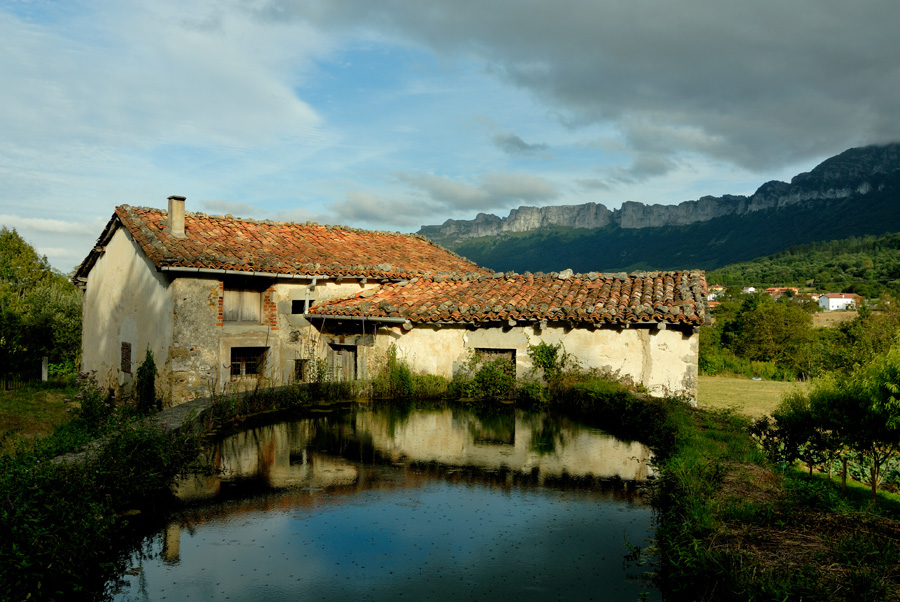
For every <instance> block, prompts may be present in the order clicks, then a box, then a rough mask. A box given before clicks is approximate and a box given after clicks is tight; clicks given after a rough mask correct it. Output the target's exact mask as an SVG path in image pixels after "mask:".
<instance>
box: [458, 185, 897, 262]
mask: <svg viewBox="0 0 900 602" xmlns="http://www.w3.org/2000/svg"><path fill="white" fill-rule="evenodd" d="M897 198H900V179H898V180H897V181H895V182H891V184H890V185H889V186H886V187H885V188H884V189H882V190H881V191H879V193H878V194H873V193H870V194H869V195H867V196H866V198H865V199H864V201H863V200H862V199H861V198H860V197H859V196H857V195H854V196H851V197H847V198H842V199H832V200H819V201H817V202H816V204H815V205H794V206H791V207H785V208H782V209H768V210H764V211H757V212H754V213H750V214H747V215H741V216H737V215H730V216H725V217H720V218H716V219H712V220H709V221H705V222H701V223H696V224H691V225H688V226H667V227H662V228H635V229H623V228H617V227H612V226H610V227H607V228H602V229H599V230H588V229H575V228H553V229H545V230H537V231H532V232H523V233H513V234H507V235H504V236H492V237H485V238H472V239H468V240H464V241H462V242H460V243H459V244H458V245H457V246H455V247H454V249H453V250H454V251H456V252H457V253H459V254H460V255H463V256H465V257H468V258H469V259H471V260H472V261H474V262H476V263H478V264H479V265H483V266H485V267H488V268H491V269H494V270H498V271H507V270H514V271H516V272H526V271H531V272H538V271H542V272H552V271H559V270H564V269H566V268H571V269H573V270H575V271H576V272H590V271H598V272H618V271H632V270H646V269H654V270H673V269H706V270H713V269H716V268H719V267H722V266H726V265H729V264H732V263H736V262H742V261H749V260H751V259H754V258H757V257H762V256H767V255H771V254H773V253H778V252H781V251H784V250H785V249H786V248H788V247H791V246H795V245H798V244H805V243H811V242H814V241H821V240H839V239H845V238H847V237H850V236H866V235H874V236H879V235H884V234H887V233H890V232H900V211H897V208H896V206H897V203H896V199H897ZM863 202H865V205H864V206H863V205H862V203H863Z"/></svg>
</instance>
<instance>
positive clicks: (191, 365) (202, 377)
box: [164, 276, 377, 404]
mask: <svg viewBox="0 0 900 602" xmlns="http://www.w3.org/2000/svg"><path fill="white" fill-rule="evenodd" d="M376 285H377V283H376V282H372V283H366V284H361V283H360V282H359V281H357V280H346V281H342V282H334V281H331V280H317V282H316V285H315V286H312V280H289V281H273V282H272V283H271V284H270V285H269V286H268V287H267V288H265V289H264V290H262V291H261V313H260V320H259V322H258V323H247V322H231V321H227V320H225V319H224V316H225V314H224V295H225V289H226V288H228V287H229V281H228V280H225V281H221V280H218V279H216V278H214V277H212V276H210V277H195V278H192V277H184V276H182V277H179V278H177V279H176V280H175V281H174V282H173V285H172V289H173V298H174V300H175V303H174V339H173V345H172V346H171V349H169V350H168V354H167V356H165V355H164V357H166V364H165V369H164V375H165V383H166V391H165V392H166V394H167V399H168V400H170V403H173V404H178V403H182V402H184V401H187V400H189V399H193V398H196V397H202V396H206V395H209V394H211V393H213V392H222V391H232V390H245V389H249V388H254V387H256V386H263V387H269V386H278V385H283V384H288V383H291V382H293V380H294V373H295V367H296V361H297V360H304V359H307V360H308V359H316V358H320V359H324V358H326V357H327V354H328V343H329V342H333V341H334V340H335V339H333V338H331V337H329V336H323V334H322V333H321V332H320V331H319V330H318V329H316V328H313V327H312V325H311V324H310V323H309V322H308V321H307V320H306V319H305V318H303V317H302V315H300V314H294V313H292V312H293V309H294V302H300V306H299V307H301V308H302V306H303V305H305V303H306V301H307V300H308V301H309V303H310V305H313V304H315V303H321V302H325V301H330V300H332V299H338V298H342V297H348V296H352V295H355V294H356V293H358V292H360V291H362V290H364V289H366V288H371V287H373V286H376ZM327 330H328V329H327V328H326V331H327ZM348 344H356V339H354V340H353V342H352V343H348ZM234 347H264V348H266V349H267V350H268V351H267V353H266V356H265V362H264V364H263V367H262V370H261V374H258V375H257V376H253V377H242V378H232V376H231V357H232V349H233V348H234ZM360 357H361V360H360V362H361V366H363V367H364V361H365V353H364V352H363V353H362V354H361V356H360ZM362 373H364V370H361V372H360V374H362Z"/></svg>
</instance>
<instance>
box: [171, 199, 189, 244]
mask: <svg viewBox="0 0 900 602" xmlns="http://www.w3.org/2000/svg"><path fill="white" fill-rule="evenodd" d="M184 200H185V198H184V197H183V196H174V195H173V196H170V197H169V219H168V221H167V222H166V232H168V233H169V234H170V235H172V236H174V237H175V238H187V235H185V233H184Z"/></svg>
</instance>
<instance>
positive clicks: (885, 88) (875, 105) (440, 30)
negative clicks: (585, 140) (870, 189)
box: [257, 0, 900, 170]
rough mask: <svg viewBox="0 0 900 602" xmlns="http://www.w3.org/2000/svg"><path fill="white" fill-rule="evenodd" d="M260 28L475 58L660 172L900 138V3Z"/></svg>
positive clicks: (829, 0)
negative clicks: (699, 161)
mask: <svg viewBox="0 0 900 602" xmlns="http://www.w3.org/2000/svg"><path fill="white" fill-rule="evenodd" d="M257 15H258V16H260V17H261V18H265V19H272V20H284V19H291V18H294V19H303V20H306V21H310V22H313V23H315V24H317V25H319V26H334V27H339V28H347V29H352V30H353V31H354V32H357V33H358V32H365V31H370V32H372V34H373V35H377V36H385V35H387V36H390V37H393V38H395V39H396V38H398V37H399V38H400V39H406V40H408V41H410V42H413V43H416V44H420V45H423V46H426V47H430V48H432V49H433V50H434V51H436V52H438V53H444V54H458V55H460V56H467V57H476V58H477V59H479V60H481V61H482V62H483V64H484V65H485V67H486V68H487V69H488V70H489V71H490V72H491V73H493V74H495V75H496V76H497V77H498V78H502V79H503V80H505V81H507V82H509V83H510V84H511V85H515V86H518V87H521V88H524V89H527V90H529V91H531V92H532V93H533V94H534V95H535V96H536V97H537V98H539V99H540V100H541V101H542V102H544V103H546V104H547V105H548V107H549V108H550V110H552V111H554V112H556V113H558V114H559V116H560V119H561V120H563V121H565V122H566V123H569V124H571V125H572V127H578V126H579V124H586V123H607V124H611V125H612V126H614V127H616V128H618V129H619V130H620V131H621V132H622V134H623V135H624V137H625V138H626V139H627V140H628V141H629V144H630V146H631V150H632V151H636V152H638V153H641V154H642V156H643V158H642V160H650V157H651V156H655V157H656V160H657V161H658V162H660V163H659V164H660V165H663V164H665V163H666V162H667V161H668V162H671V161H672V160H673V157H674V156H675V155H677V154H681V153H699V154H702V155H705V156H708V157H713V158H716V159H719V160H724V161H728V162H732V163H734V164H737V165H740V166H742V167H745V168H750V169H759V170H763V169H770V168H773V167H778V166H782V165H784V164H785V163H790V162H794V161H802V160H806V159H810V158H815V157H823V156H826V155H830V154H834V153H837V152H840V151H842V150H844V149H846V148H848V147H850V146H855V145H860V144H868V143H877V142H886V141H892V140H898V139H900V120H897V119H896V115H897V114H900V61H897V60H896V57H897V56H900V36H897V35H896V31H895V30H896V24H897V23H898V22H900V3H898V2H895V1H894V0H860V1H857V2H846V1H843V0H792V1H790V2H785V1H784V0H754V1H753V2H727V3H717V4H710V3H709V2H705V1H703V2H702V1H700V0H684V1H682V2H671V1H668V0H632V1H630V2H612V1H602V0H600V1H598V0H558V1H557V2H543V1H541V2H538V1H533V2H523V1H522V0H493V1H492V2H460V1H459V0H429V1H428V2H421V1H419V0H393V1H388V2H379V3H373V2H369V1H368V0H271V1H269V2H265V3H263V5H262V7H261V8H258V9H257ZM526 146H527V145H526Z"/></svg>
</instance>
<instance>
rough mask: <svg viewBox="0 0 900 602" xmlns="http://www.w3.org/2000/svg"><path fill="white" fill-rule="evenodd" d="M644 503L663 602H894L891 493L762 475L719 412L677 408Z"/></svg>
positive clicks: (741, 427)
mask: <svg viewBox="0 0 900 602" xmlns="http://www.w3.org/2000/svg"><path fill="white" fill-rule="evenodd" d="M673 409H674V410H675V411H674V412H673V415H672V418H671V419H672V421H673V423H674V424H676V425H677V426H678V438H677V441H678V443H677V444H676V446H675V448H676V449H675V451H674V453H672V454H670V455H669V457H668V458H664V460H663V462H662V463H661V464H660V478H659V485H658V487H657V493H656V496H655V499H654V504H655V505H656V507H657V510H658V513H659V517H660V518H659V526H658V528H657V543H658V548H659V551H660V557H661V571H660V575H661V577H660V579H661V586H662V587H663V589H664V591H665V592H666V595H667V600H673V601H681V600H692V601H706V600H710V601H712V600H716V601H718V600H801V599H802V600H810V601H812V600H821V601H825V600H828V601H831V600H852V601H854V602H856V601H861V600H895V601H896V600H900V568H898V565H897V562H896V561H897V559H898V558H900V525H898V524H897V523H896V522H895V520H894V519H896V518H897V517H898V514H897V512H898V509H900V505H898V496H894V495H891V494H887V493H885V494H881V495H880V497H879V502H878V504H879V505H878V508H877V513H875V512H873V511H872V508H871V506H870V504H869V497H868V496H869V491H868V489H867V488H865V486H863V485H861V484H858V483H848V492H847V493H846V494H844V493H843V492H842V491H841V486H840V482H839V481H831V482H829V481H828V479H827V477H826V476H824V475H818V476H814V477H813V478H812V479H810V478H808V477H807V476H806V475H805V473H804V472H803V471H801V470H793V469H790V470H788V471H787V472H786V473H785V474H784V475H783V476H782V474H781V471H779V470H776V471H774V472H773V471H772V470H770V469H769V468H768V467H767V465H766V462H765V459H764V458H763V456H762V454H761V452H760V451H759V450H758V449H757V447H756V445H755V443H754V442H753V441H752V440H751V439H750V437H749V436H748V434H747V431H746V425H747V419H746V418H745V417H742V416H740V415H738V414H737V413H735V412H729V411H716V412H707V411H702V410H700V411H694V412H690V411H684V410H680V409H678V408H677V407H676V408H673Z"/></svg>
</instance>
